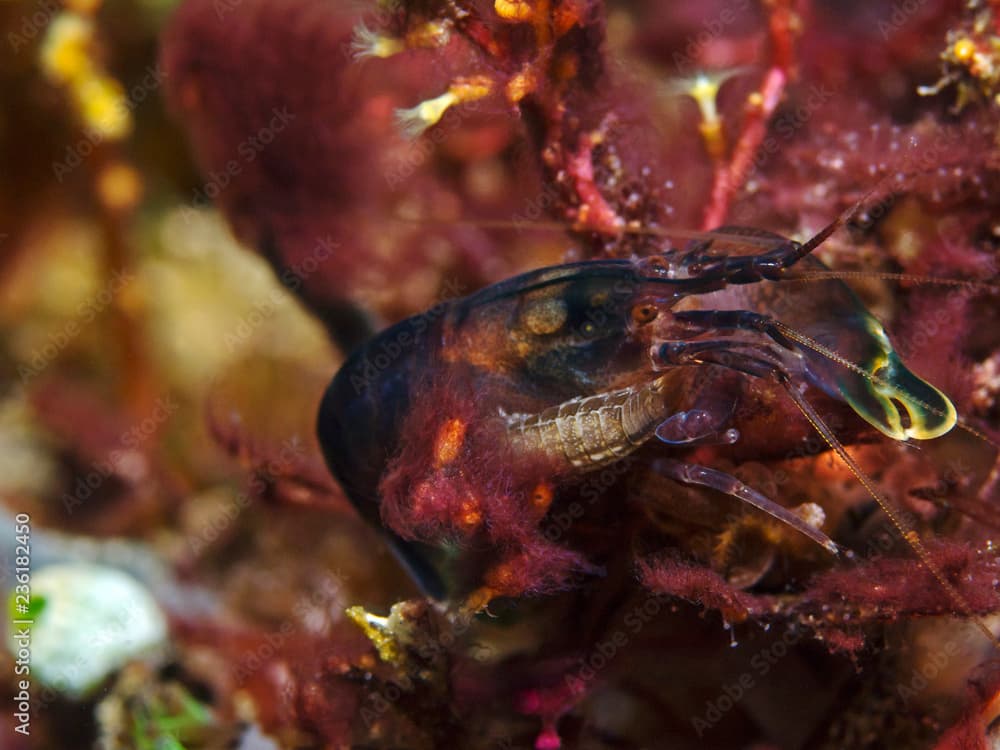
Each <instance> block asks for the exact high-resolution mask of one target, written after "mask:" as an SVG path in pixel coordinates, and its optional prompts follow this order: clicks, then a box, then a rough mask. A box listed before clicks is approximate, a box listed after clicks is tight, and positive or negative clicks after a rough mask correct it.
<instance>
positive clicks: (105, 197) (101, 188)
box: [97, 162, 142, 211]
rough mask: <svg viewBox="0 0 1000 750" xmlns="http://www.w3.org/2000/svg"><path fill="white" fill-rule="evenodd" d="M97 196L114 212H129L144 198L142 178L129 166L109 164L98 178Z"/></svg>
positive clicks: (118, 163)
mask: <svg viewBox="0 0 1000 750" xmlns="http://www.w3.org/2000/svg"><path fill="white" fill-rule="evenodd" d="M97 194H98V195H99V196H100V198H101V202H102V203H103V204H104V205H105V206H107V207H108V208H109V209H111V210H112V211H127V210H129V209H132V208H134V207H135V206H136V204H137V203H138V202H139V199H140V198H141V197H142V178H141V177H140V176H139V173H138V172H137V171H136V170H135V169H134V168H132V167H131V166H129V165H128V164H124V163H122V162H115V163H113V164H109V165H108V166H107V167H105V168H104V169H102V170H101V173H100V174H99V175H98V176H97Z"/></svg>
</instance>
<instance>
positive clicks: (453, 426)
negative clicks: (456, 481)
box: [434, 419, 467, 467]
mask: <svg viewBox="0 0 1000 750" xmlns="http://www.w3.org/2000/svg"><path fill="white" fill-rule="evenodd" d="M466 428H467V425H466V423H465V422H463V421H462V420H460V419H449V420H448V421H447V422H445V423H444V424H443V425H441V429H439V430H438V434H437V437H436V438H435V439H434V462H435V463H436V464H437V466H438V467H441V466H445V465H447V464H450V463H452V462H453V461H454V460H455V459H456V458H458V456H459V454H460V453H461V451H462V445H463V444H464V443H465V431H466Z"/></svg>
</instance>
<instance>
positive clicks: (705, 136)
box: [684, 72, 730, 159]
mask: <svg viewBox="0 0 1000 750" xmlns="http://www.w3.org/2000/svg"><path fill="white" fill-rule="evenodd" d="M729 75H730V73H728V72H727V73H723V74H717V75H705V74H699V75H697V76H695V78H694V79H693V80H691V81H690V82H689V83H688V84H687V87H686V88H685V90H684V91H685V93H686V94H687V95H688V96H690V97H691V98H692V99H694V101H695V103H696V104H697V105H698V112H699V113H700V114H701V122H700V123H699V125H698V131H699V132H700V133H701V138H702V141H703V142H704V144H705V150H706V151H708V154H709V156H711V157H712V158H713V159H721V158H722V157H723V156H724V155H725V153H726V137H725V132H724V131H723V129H722V118H721V117H719V111H718V109H716V106H715V99H716V97H717V96H718V95H719V89H720V88H721V87H722V84H723V82H724V81H725V80H726V78H727V77H728V76H729Z"/></svg>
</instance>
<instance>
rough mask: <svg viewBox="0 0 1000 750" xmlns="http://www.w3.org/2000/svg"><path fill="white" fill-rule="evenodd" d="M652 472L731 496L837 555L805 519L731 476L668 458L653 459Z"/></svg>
mask: <svg viewBox="0 0 1000 750" xmlns="http://www.w3.org/2000/svg"><path fill="white" fill-rule="evenodd" d="M653 469H654V470H656V471H657V472H658V473H660V474H662V475H663V476H665V477H667V478H668V479H673V480H674V481H675V482H680V483H681V484H687V485H698V486H700V487H708V488H710V489H713V490H717V491H718V492H722V493H724V494H726V495H731V496H732V497H735V498H736V499H738V500H742V501H743V502H745V503H748V504H749V505H752V506H753V507H755V508H757V509H758V510H762V511H764V512H765V513H767V514H768V515H769V516H771V517H772V518H775V519H777V520H779V521H781V522H782V523H784V524H787V525H788V526H790V527H791V528H793V529H795V530H796V531H798V532H799V533H801V534H804V535H805V536H807V537H809V538H810V539H812V540H813V541H814V542H816V544H818V545H820V546H821V547H823V548H824V549H825V550H827V551H828V552H832V553H833V554H835V555H836V554H838V553H839V552H840V547H838V546H837V543H836V542H834V541H833V540H832V539H830V537H828V536H827V535H826V534H824V533H823V532H822V531H820V530H819V529H817V528H815V527H813V526H810V525H809V524H808V523H806V521H805V520H803V519H802V518H800V517H799V516H797V515H795V513H793V512H792V511H790V510H789V509H788V508H785V507H784V506H782V505H778V504H777V503H776V502H774V501H773V500H771V499H769V498H767V497H765V496H764V495H762V494H761V493H759V492H758V491H757V490H755V489H754V488H753V487H750V486H749V485H746V484H744V483H743V482H741V481H740V480H739V479H737V478H736V477H734V476H732V475H731V474H726V473H725V472H722V471H718V470H717V469H710V468H708V467H707V466H702V465H701V464H690V463H684V462H682V461H675V460H673V459H670V458H659V459H657V460H656V461H654V462H653Z"/></svg>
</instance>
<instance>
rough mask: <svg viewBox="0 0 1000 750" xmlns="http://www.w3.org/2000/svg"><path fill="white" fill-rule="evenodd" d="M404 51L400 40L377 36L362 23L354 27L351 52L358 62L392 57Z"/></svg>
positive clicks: (404, 47) (403, 45)
mask: <svg viewBox="0 0 1000 750" xmlns="http://www.w3.org/2000/svg"><path fill="white" fill-rule="evenodd" d="M405 49H406V45H405V44H404V43H403V40H402V39H396V38H395V37H391V36H384V35H382V34H378V33H376V32H374V31H372V30H371V29H369V28H368V27H367V26H365V25H364V24H363V23H362V24H358V25H357V26H356V27H355V29H354V36H353V37H352V38H351V52H352V54H353V55H354V57H355V59H359V60H360V59H363V58H366V57H379V58H386V57H392V56H393V55H397V54H399V53H400V52H402V51H403V50H405Z"/></svg>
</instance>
